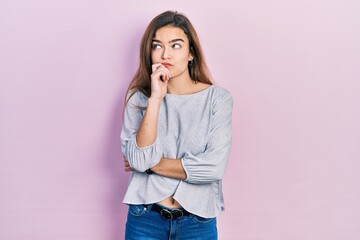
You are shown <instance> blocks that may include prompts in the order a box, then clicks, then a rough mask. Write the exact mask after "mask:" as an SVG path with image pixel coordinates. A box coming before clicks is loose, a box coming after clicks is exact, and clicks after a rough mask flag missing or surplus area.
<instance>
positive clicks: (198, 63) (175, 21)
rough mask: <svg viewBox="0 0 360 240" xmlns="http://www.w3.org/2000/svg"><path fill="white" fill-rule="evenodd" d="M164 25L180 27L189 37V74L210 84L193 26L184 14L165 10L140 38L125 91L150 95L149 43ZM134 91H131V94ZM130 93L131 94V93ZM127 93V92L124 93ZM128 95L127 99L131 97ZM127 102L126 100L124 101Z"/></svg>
mask: <svg viewBox="0 0 360 240" xmlns="http://www.w3.org/2000/svg"><path fill="white" fill-rule="evenodd" d="M165 26H173V27H178V28H181V29H182V30H183V31H184V32H185V34H186V36H187V37H188V39H189V48H190V53H191V54H192V56H193V58H194V59H193V60H192V62H191V63H190V64H189V66H188V69H189V74H190V77H191V79H192V80H193V81H195V82H203V83H208V84H211V85H212V81H211V77H210V72H209V70H208V68H207V66H206V63H205V58H204V54H203V52H202V49H201V46H200V41H199V38H198V35H197V33H196V31H195V28H194V27H193V25H192V24H191V22H190V21H189V19H188V18H187V17H185V15H184V14H181V13H178V12H176V11H166V12H163V13H161V14H159V15H158V16H156V17H155V18H154V19H153V20H152V21H151V22H150V24H149V25H148V27H147V28H146V30H145V33H144V35H143V37H142V39H141V45H140V64H139V68H138V70H137V71H136V73H135V75H134V77H133V79H132V81H131V83H130V85H129V88H128V90H127V92H129V91H130V90H138V91H140V92H142V93H143V94H144V95H145V96H147V97H150V94H151V79H150V76H151V73H152V71H151V65H152V61H151V50H152V49H151V44H152V40H153V38H154V37H155V34H156V31H157V30H158V29H159V28H162V27H165ZM135 92H136V91H132V94H133V93H135ZM132 94H131V95H132ZM126 95H128V94H126ZM131 95H130V96H128V98H127V100H128V99H129V98H130V97H131ZM125 102H127V101H125Z"/></svg>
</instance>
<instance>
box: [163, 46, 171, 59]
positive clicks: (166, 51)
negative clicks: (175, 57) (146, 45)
mask: <svg viewBox="0 0 360 240" xmlns="http://www.w3.org/2000/svg"><path fill="white" fill-rule="evenodd" d="M169 58H170V51H169V49H168V48H166V47H165V48H164V51H163V54H162V59H169Z"/></svg>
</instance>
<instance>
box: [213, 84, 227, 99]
mask: <svg viewBox="0 0 360 240" xmlns="http://www.w3.org/2000/svg"><path fill="white" fill-rule="evenodd" d="M211 88H212V92H213V95H214V97H215V98H231V99H232V95H231V93H230V91H229V90H227V89H226V88H224V87H221V86H218V85H212V86H211Z"/></svg>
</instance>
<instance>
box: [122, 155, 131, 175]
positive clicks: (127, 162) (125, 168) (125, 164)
mask: <svg viewBox="0 0 360 240" xmlns="http://www.w3.org/2000/svg"><path fill="white" fill-rule="evenodd" d="M124 170H125V172H131V171H133V169H132V167H130V164H129V161H128V160H126V159H125V157H124Z"/></svg>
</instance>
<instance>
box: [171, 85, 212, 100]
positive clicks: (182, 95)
mask: <svg viewBox="0 0 360 240" xmlns="http://www.w3.org/2000/svg"><path fill="white" fill-rule="evenodd" d="M213 87H214V84H213V85H210V86H209V87H207V88H204V89H202V90H200V91H198V92H194V93H189V94H175V93H167V94H166V96H167V97H168V96H169V97H189V96H195V95H198V94H201V93H203V92H207V91H208V90H210V89H211V88H213Z"/></svg>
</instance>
